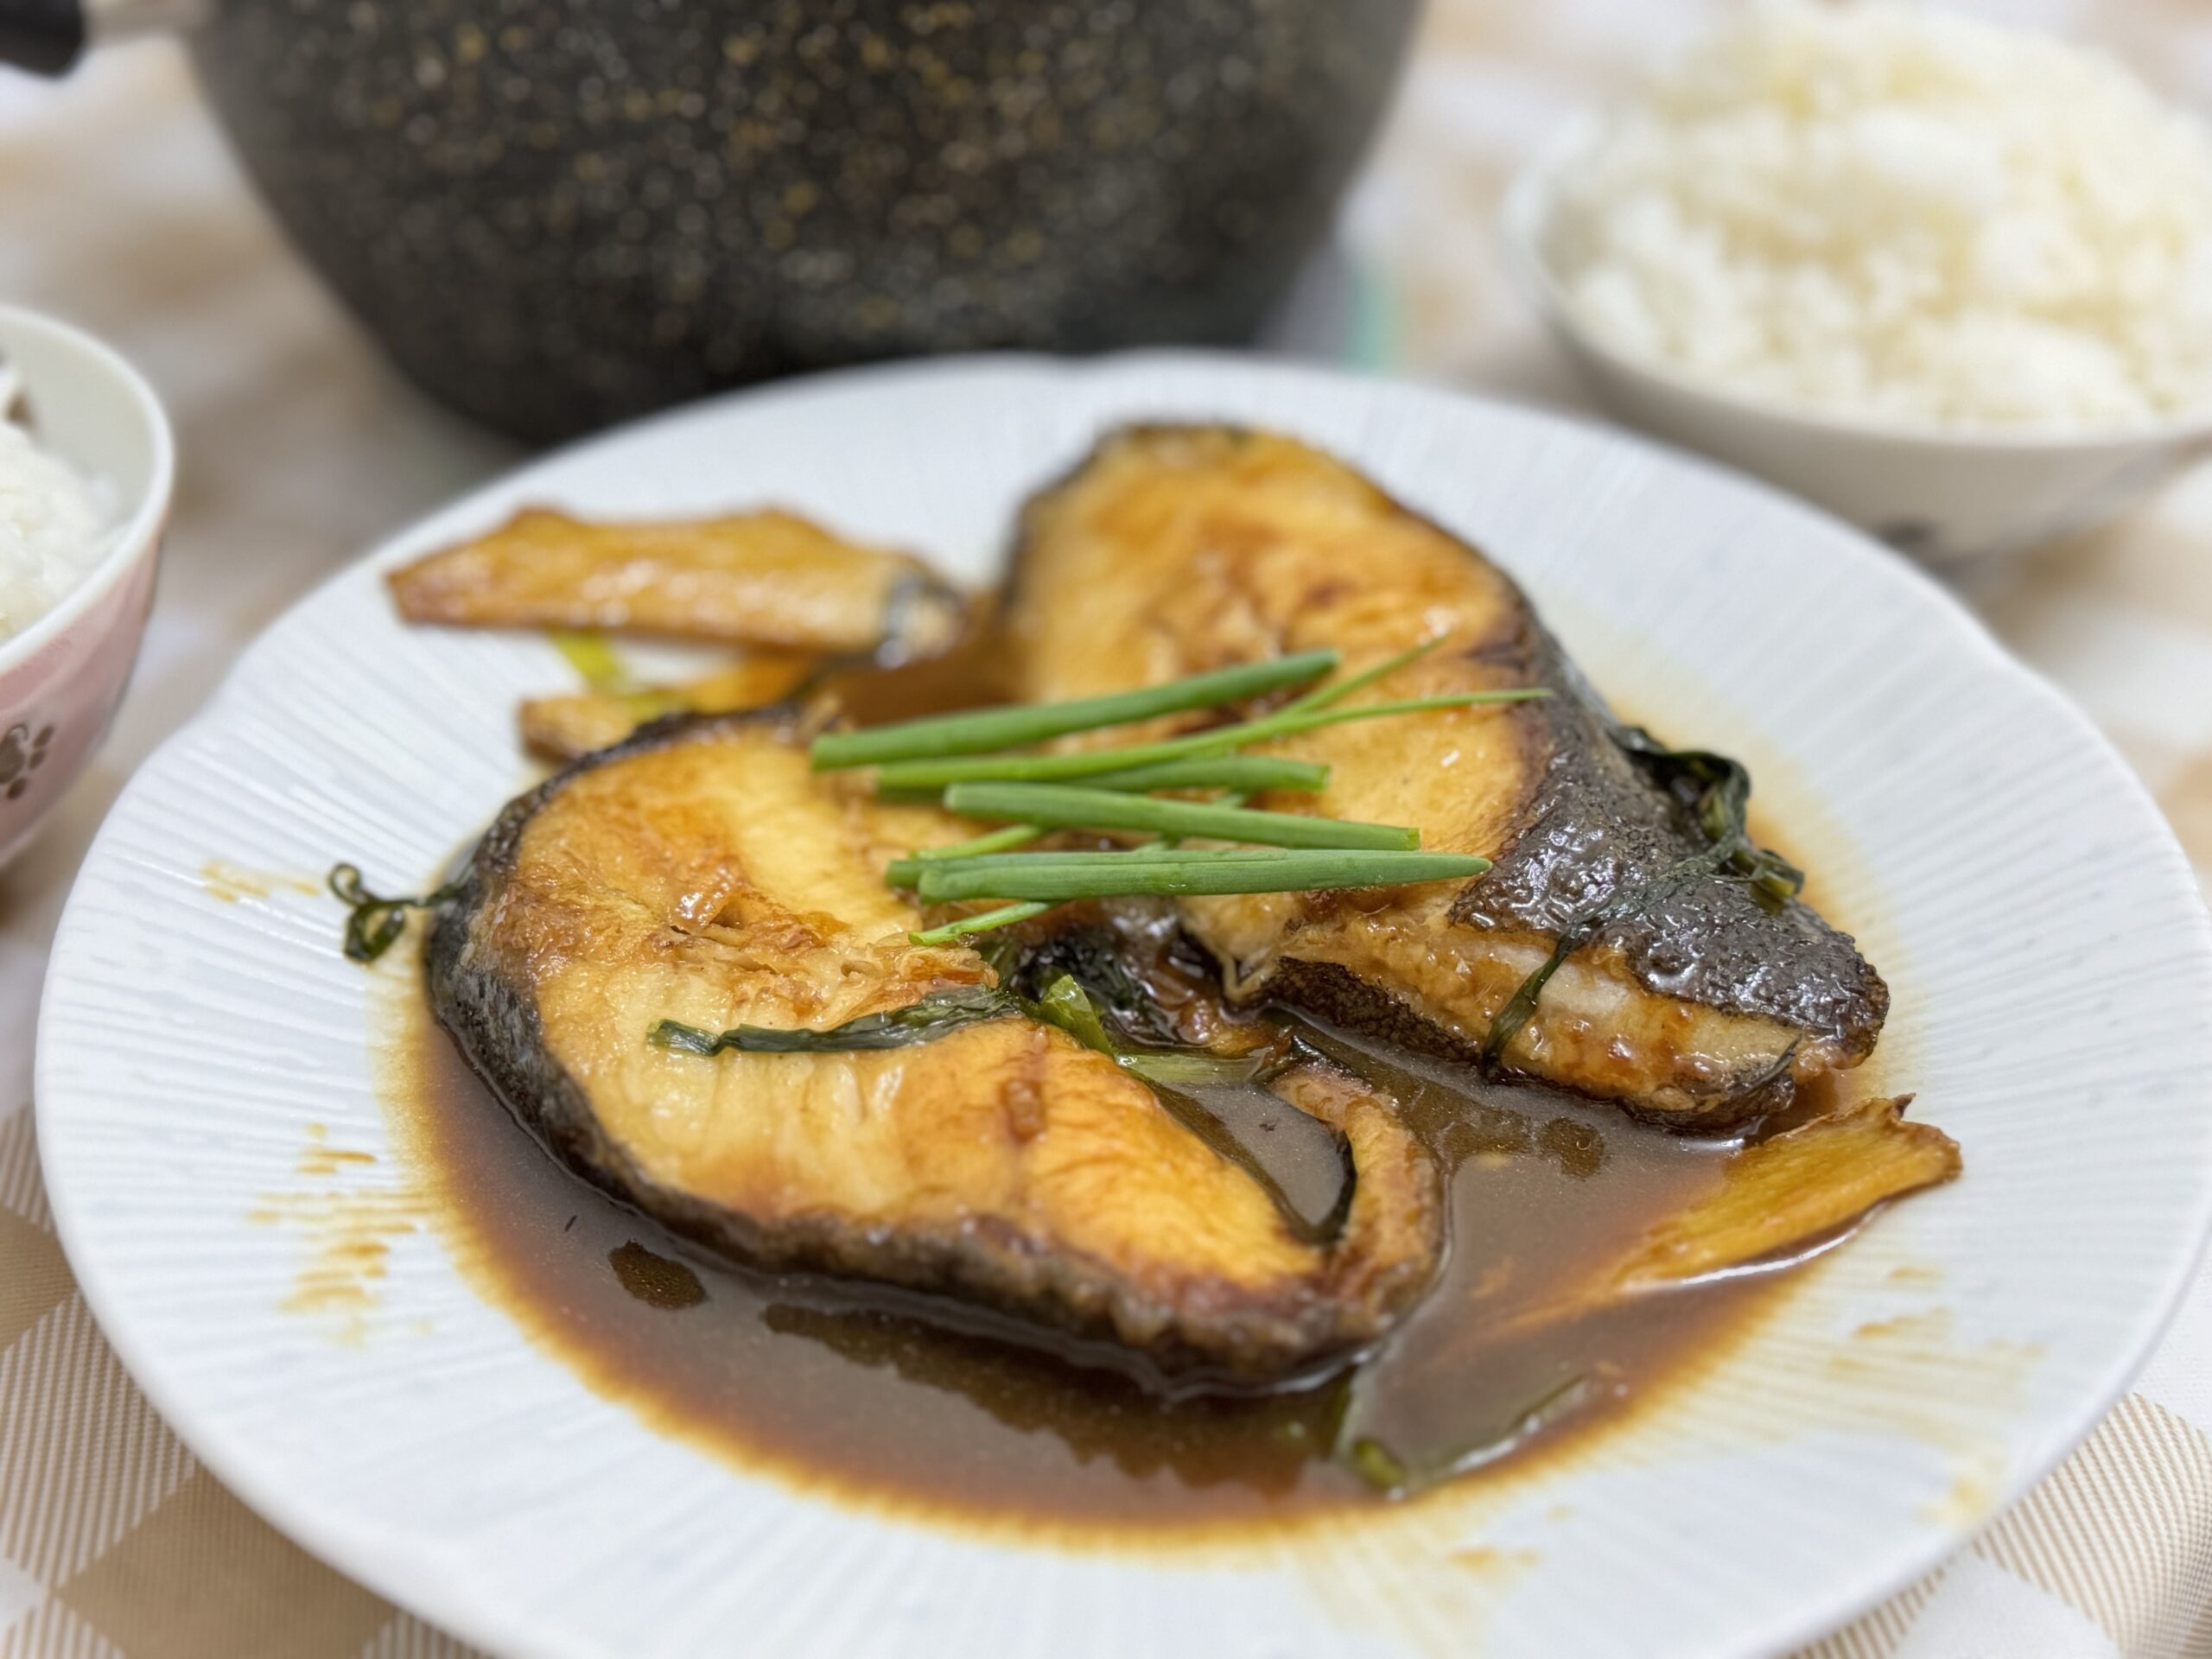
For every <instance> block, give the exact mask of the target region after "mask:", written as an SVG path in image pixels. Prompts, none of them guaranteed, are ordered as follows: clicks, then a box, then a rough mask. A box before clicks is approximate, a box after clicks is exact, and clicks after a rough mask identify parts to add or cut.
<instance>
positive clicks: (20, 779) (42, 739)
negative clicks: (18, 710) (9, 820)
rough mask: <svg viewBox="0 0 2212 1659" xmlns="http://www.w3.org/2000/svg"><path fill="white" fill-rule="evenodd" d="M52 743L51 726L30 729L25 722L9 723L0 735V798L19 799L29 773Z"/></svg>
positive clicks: (28, 780)
mask: <svg viewBox="0 0 2212 1659" xmlns="http://www.w3.org/2000/svg"><path fill="white" fill-rule="evenodd" d="M53 744H54V728H53V727H52V726H51V725H46V726H41V727H40V728H38V730H37V731H36V732H35V733H34V732H33V731H32V730H31V728H30V727H29V725H28V724H27V723H22V722H18V723H17V724H16V725H13V726H10V728H8V730H7V732H6V733H5V734H3V735H0V799H5V800H10V801H13V800H19V799H21V798H22V793H23V791H25V790H27V789H29V787H30V786H31V774H32V773H33V772H36V771H37V770H38V769H39V768H40V767H41V766H44V765H45V764H46V754H47V751H48V749H49V748H50V747H53Z"/></svg>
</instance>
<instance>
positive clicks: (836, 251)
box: [193, 0, 1420, 441]
mask: <svg viewBox="0 0 2212 1659" xmlns="http://www.w3.org/2000/svg"><path fill="white" fill-rule="evenodd" d="M1419 10H1420V5H1419V0H1358V3H1357V4H1346V3H1344V0H1174V3H1148V0H1053V3H1044V0H957V3H936V4H915V3H911V0H836V3H834V4H815V5H804V6H802V5H798V4H790V3H783V0H692V3H689V4H684V5H680V6H679V5H671V4H620V5H616V4H605V5H577V4H575V3H573V0H288V3H284V4H281V5H279V4H259V3H252V4H248V3H239V4H229V5H223V6H219V7H217V8H216V9H215V10H214V12H213V16H212V18H211V19H210V21H209V22H208V23H207V27H206V28H205V29H203V30H201V31H200V33H199V34H197V35H195V36H194V40H193V52H194V59H195V61H196V63H197V66H198V68H199V70H200V76H201V79H202V81H203V83H204V84H205V86H206V87H207V91H208V92H209V94H210V95H211V97H212V98H213V101H214V104H215V105H216V107H217V109H218V110H219V112H220V113H221V115H222V117H223V119H224V121H225V123H226V125H227V126H228V128H229V130H230V133H231V137H232V141H233V143H235V144H236V145H237V147H238V153H239V155H240V156H241V157H242V158H243V159H244V161H245V165H246V167H247V169H248V170H249V171H250V172H251V174H252V175H253V177H254V180H255V181H256V182H257V184H258V185H259V187H260V188H261V190H262V192H263V194H264V195H265V196H266V197H267V198H268V200H269V201H270V203H271V204H272V205H273V206H274V207H275V208H276V210H277V214H278V216H279V217H280V218H281V219H283V222H284V225H285V227H286V229H287V230H288V231H289V233H290V235H291V237H292V238H293V239H294V240H295V242H296V243H297V245H299V247H300V248H301V249H302V251H304V252H305V253H306V254H307V256H308V258H309V259H310V260H311V261H312V262H313V263H314V264H315V265H316V266H317V267H318V268H319V269H320V270H321V272H322V274H323V276H324V277H325V278H326V279H327V281H328V282H329V283H330V284H331V286H332V287H334V289H336V290H337V291H338V293H339V294H340V296H342V297H343V298H344V299H345V300H346V302H347V303H348V304H349V305H350V306H352V308H353V310H354V311H355V312H356V313H358V314H359V315H360V317H361V318H362V319H363V320H364V321H365V322H366V323H367V324H368V326H369V327H370V328H371V330H372V331H373V332H374V334H376V335H377V337H378V339H379V340H381V341H382V342H383V344H384V345H385V347H386V348H387V349H388V350H389V351H390V353H391V355H392V357H393V358H394V359H396V360H397V362H398V364H399V365H400V366H401V367H402V368H403V369H404V370H405V371H406V372H407V373H408V374H409V375H410V376H411V377H412V378H415V379H416V381H418V382H420V383H421V384H422V385H423V386H425V387H426V388H428V389H429V391H431V392H432V393H433V394H434V395H435V396H436V397H439V398H441V399H442V400H443V401H444V402H446V403H448V404H451V405H452V406H453V407H454V408H455V409H458V410H461V411H462V412H463V413H465V414H467V415H470V416H474V417H475V418H476V419H478V420H480V421H481V422H483V423H486V424H488V425H490V426H493V427H496V428H499V429H502V430H504V431H507V432H510V433H512V434H514V435H518V436H520V437H523V438H525V439H530V440H532V441H544V440H549V439H552V438H557V437H562V436H565V435H569V434H571V433H574V432H577V431H581V430H584V429H588V428H591V427H594V426H600V425H603V424H605V423H608V422H611V421H615V420H619V419H621V418H623V417H625V416H631V415H634V414H637V413H639V412H640V411H641V410H647V409H651V408H653V407H656V406H658V405H660V404H669V403H673V402H676V401H677V400H679V399H683V398H688V397H696V396H697V395H699V394H701V393H702V392H705V391H710V390H712V389H714V388H716V387H720V386H727V385H734V384H737V383H740V382H743V381H750V380H757V379H760V378H764V377H766V376H769V375H774V374H781V373H786V372H793V371H798V370H804V369H813V368H822V367H826V366H829V365H836V364H842V363H851V362H855V361H860V360H863V359H875V358H885V357H894V356H901V355H906V354H909V353H925V352H961V351H976V350H989V349H997V348H1019V349H1027V350H1040V351H1093V350H1098V349H1103V348H1106V347H1110V346H1128V345H1135V344H1142V343H1154V342H1168V341H1180V342H1191V343H1231V342H1241V341H1243V340H1247V339H1249V337H1250V335H1251V334H1252V333H1253V332H1254V330H1255V328H1256V327H1257V326H1258V325H1259V323H1260V321H1261V320H1262V318H1263V316H1264V315H1266V313H1267V312H1268V308H1270V307H1271V306H1272V305H1273V303H1274V302H1275V300H1276V299H1277V298H1278V297H1279V296H1281V295H1282V293H1283V292H1284V290H1285V289H1287V286H1288V284H1289V283H1290V282H1291V279H1292V278H1293V277H1294V275H1295V274H1296V273H1297V271H1298V270H1299V268H1300V264H1301V263H1302V262H1303V261H1304V259H1305V258H1306V255H1307V254H1308V253H1310V252H1311V251H1313V248H1314V247H1315V245H1317V244H1318V243H1319V242H1320V240H1321V239H1322V238H1324V237H1325V235H1326V234H1327V233H1328V231H1329V229H1330V226H1331V221H1332V213H1333V210H1334V208H1335V206H1336V201H1337V198H1338V194H1339V193H1340V192H1341V190H1342V189H1343V188H1344V184H1345V182H1346V181H1347V180H1348V179H1349V178H1350V176H1351V173H1352V170H1353V168H1354V167H1355V166H1356V165H1357V162H1358V161H1359V159H1360V157H1361V156H1362V155H1363V153H1364V152H1365V150H1366V148H1367V144H1368V140H1369V138H1370V135H1371V134H1372V132H1373V130H1374V127H1375V124H1376V120H1377V118H1378V117H1379V116H1380V114H1381V113H1382V111H1383V107H1384V105H1386V103H1387V102H1388V100H1389V94H1390V92H1391V90H1392V87H1393V86H1394V85H1395V81H1396V79H1397V73H1398V69H1399V67H1400V63H1401V60H1402V58H1403V57H1404V55H1405V53H1406V49H1407V45H1408V38H1409V36H1410V35H1411V32H1412V26H1413V23H1414V19H1415V16H1416V15H1417V13H1418V12H1419Z"/></svg>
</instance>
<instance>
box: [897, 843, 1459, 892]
mask: <svg viewBox="0 0 2212 1659" xmlns="http://www.w3.org/2000/svg"><path fill="white" fill-rule="evenodd" d="M1488 868H1490V861H1489V860H1488V859H1486V858H1476V857H1473V856H1471V855H1463V854H1458V853H1380V852H1353V851H1338V852H1247V851H1243V850H1230V851H1226V852H1211V851H1208V852H1187V851H1183V850H1180V849H1176V850H1173V851H1165V852H1162V853H1160V854H1158V855H1144V854H1139V855H1130V854H1127V853H1027V854H1025V853H1015V854H1009V855H1003V856H997V857H984V858H963V859H955V860H951V861H946V862H940V863H934V864H928V865H925V866H923V867H922V868H921V869H920V871H919V872H918V875H917V878H916V881H915V891H916V893H917V896H918V897H919V898H920V899H921V901H922V902H923V903H924V904H943V903H946V902H948V901H950V900H952V899H1052V900H1061V899H1117V898H1122V897H1128V896H1132V895H1137V894H1147V893H1167V894H1177V893H1287V892H1293V891H1301V890H1310V889H1319V888H1330V887H1395V886H1396V885H1398V884H1399V883H1401V882H1406V881H1440V880H1446V879H1449V878H1452V877H1457V876H1467V875H1480V874H1482V873H1483V872H1484V870H1486V869H1488Z"/></svg>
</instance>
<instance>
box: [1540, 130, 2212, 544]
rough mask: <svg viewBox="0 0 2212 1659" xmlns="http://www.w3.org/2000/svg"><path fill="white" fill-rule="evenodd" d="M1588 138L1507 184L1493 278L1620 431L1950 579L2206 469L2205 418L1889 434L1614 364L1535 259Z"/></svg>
mask: <svg viewBox="0 0 2212 1659" xmlns="http://www.w3.org/2000/svg"><path fill="white" fill-rule="evenodd" d="M1596 131H1597V128H1596V124H1595V123H1594V121H1588V120H1586V121H1583V122H1579V123H1577V124H1574V125H1573V127H1572V128H1570V129H1569V130H1567V131H1566V132H1565V133H1563V134H1561V135H1560V138H1559V139H1558V140H1557V141H1556V142H1554V143H1552V144H1550V145H1548V146H1547V147H1546V148H1545V149H1544V150H1543V151H1542V153H1541V155H1539V156H1538V157H1537V158H1536V159H1535V161H1534V162H1531V163H1530V164H1529V166H1528V167H1526V168H1523V169H1522V171H1521V173H1520V174H1519V175H1517V176H1516V179H1515V181H1514V183H1513V185H1512V188H1510V190H1509V191H1508V192H1507V194H1506V197H1505V201H1504V205H1503V210H1502V213H1501V214H1500V220H1501V229H1502V232H1503V239H1504V243H1505V255H1506V263H1507V265H1508V268H1509V270H1510V272H1511V275H1512V277H1513V280H1514V283H1515V284H1516V286H1517V287H1518V288H1519V289H1520V290H1521V291H1522V296H1523V297H1524V298H1526V299H1527V300H1528V302H1529V303H1530V304H1531V305H1532V306H1534V307H1535V308H1536V310H1537V311H1538V312H1539V313H1541V315H1542V317H1543V320H1544V322H1545V324H1546V326H1547V327H1548V328H1549V329H1550V331H1551V334H1552V335H1553V337H1554V339H1555V340H1557V341H1558V342H1559V344H1560V347H1561V348H1562V349H1563V350H1564V351H1565V353H1567V357H1568V358H1569V359H1571V360H1572V361H1573V364H1574V366H1575V369H1576V371H1577V372H1579V373H1580V375H1581V377H1582V378H1583V379H1584V380H1585V381H1586V383H1587V385H1589V387H1590V389H1591V391H1592V392H1593V393H1595V394H1596V396H1597V397H1599V399H1600V400H1601V401H1602V402H1603V403H1604V404H1605V405H1606V407H1607V408H1608V409H1610V410H1611V411H1612V412H1613V413H1614V414H1616V415H1618V416H1620V417H1621V418H1622V419H1623V420H1625V421H1628V422H1630V423H1633V424H1635V425H1637V426H1639V427H1641V428H1643V429H1644V430H1645V431H1647V432H1649V433H1651V434H1652V435H1655V436H1657V437H1660V438H1663V439H1666V440H1667V441H1668V442H1672V443H1676V444H1680V445H1681V446H1683V447H1684V448H1691V449H1696V450H1700V451H1702V452H1703V453H1705V454H1708V455H1711V456H1713V458H1714V459H1715V460H1718V461H1726V463H1727V464H1728V465H1730V466H1732V467H1738V468H1740V469H1741V470H1743V471H1745V472H1748V473H1751V474H1757V475H1758V477H1761V478H1764V479H1765V480H1768V481H1769V482H1770V483H1772V484H1776V485H1779V486H1781V487H1782V488H1783V489H1785V490H1788V491H1790V492H1792V493H1795V494H1797V495H1801V496H1802V497H1804V498H1805V499H1807V500H1808V501H1812V502H1815V503H1816V504H1818V505H1821V506H1824V507H1826V508H1827V509H1828V510H1829V511H1830V512H1834V513H1835V514H1837V515H1838V516H1839V517H1841V518H1847V519H1848V520H1850V521H1851V522H1852V523H1853V524H1857V525H1859V527H1860V528H1862V529H1864V530H1867V531H1872V533H1873V534H1875V535H1877V536H1879V537H1882V538H1883V539H1884V540H1885V541H1886V542H1888V543H1891V545H1893V546H1895V547H1897V548H1898V549H1899V550H1902V551H1904V552H1906V553H1910V554H1911V555H1912V556H1914V557H1916V558H1918V559H1920V560H1922V561H1923V562H1925V563H1929V564H1931V565H1936V566H1939V567H1942V566H1948V567H1955V568H1961V569H1962V568H1964V567H1967V566H1969V565H1974V564H1979V563H1985V562H1988V561H1992V560H1994V559H1996V558H1999V557H2001V556H2005V555H2009V554H2013V553H2018V552H2022V551H2024V550H2028V549H2030V548H2032V547H2036V546H2038V545H2041V544H2043V543H2047V542H2051V541H2055V540H2056V539H2058V538H2059V537H2063V536H2067V535H2070V534H2072V533H2074V532H2075V531H2083V530H2088V529H2091V528H2093V527H2094V526H2096V525H2098V524H2103V523H2105V522H2106V521H2107V520H2109V519H2111V518H2114V517H2116V516H2117V515H2118V514H2120V512H2124V511H2125V510H2126V509H2127V508H2129V507H2131V506H2133V505H2135V504H2136V503H2137V502H2139V501H2140V500H2141V499H2143V498H2144V497H2145V496H2146V495H2148V494H2150V493H2151V492H2152V490H2154V489H2155V488H2157V486H2159V485H2160V484H2162V483H2164V482H2165V480H2167V479H2169V478H2171V476H2173V475H2174V474H2177V473H2178V472H2180V471H2181V470H2182V469H2183V468H2184V467H2188V466H2190V465H2191V464H2192V463H2194V462H2196V461H2201V460H2203V459H2204V458H2205V457H2206V456H2207V455H2212V413H2207V414H2204V415H2200V416H2192V417H2190V418H2188V419H2185V420H2178V421H2170V422H2164V423H2158V424H2155V425H2145V426H2141V427H2136V428H2131V429H2114V430H2106V431H2096V430H2086V431H2082V432H2073V433H2069V432H2050V433H2041V432H2037V433H2004V432H1978V431H1972V430H1958V431H1953V430H1948V429H1943V428H1940V427H1934V426H1913V425H1906V424H1903V423H1899V424H1896V425H1890V424H1884V423H1875V422H1871V421H1866V420H1862V419H1853V418H1851V417H1847V416H1836V415H1826V414H1822V413H1821V412H1819V411H1818V410H1808V409H1802V408H1798V407H1795V406H1792V405H1789V404H1782V403H1779V402H1777V401H1774V400H1772V399H1769V398H1764V397H1754V396H1751V395H1748V394H1746V393H1743V392H1739V391H1733V390H1732V389H1730V388H1729V387H1727V386H1726V385H1719V384H1717V383H1715V382H1713V381H1710V380H1704V379H1698V378H1692V377H1690V376H1688V375H1686V374H1684V373H1682V372H1681V371H1680V370H1678V369H1676V368H1675V367H1673V366H1672V365H1667V364H1663V363H1660V362H1657V361H1655V360H1654V359H1650V358H1649V357H1645V356H1643V355H1641V354H1637V353H1629V352H1624V351H1623V350H1621V349H1620V348H1618V346H1614V345H1613V344H1612V343H1611V342H1610V341H1609V340H1606V339H1605V336H1604V335H1603V334H1600V333H1599V331H1597V330H1595V329H1592V328H1590V327H1586V325H1585V324H1584V323H1583V321H1582V320H1581V319H1580V317H1579V316H1578V315H1576V313H1575V309H1574V308H1573V306H1572V305H1571V304H1570V303H1569V302H1568V301H1567V296H1566V295H1565V294H1564V293H1563V292H1562V291H1561V289H1560V285H1559V283H1558V282H1557V280H1556V279H1555V278H1554V276H1553V273H1552V270H1551V267H1550V265H1549V264H1548V261H1547V259H1546V257H1545V254H1544V248H1545V244H1546V233H1545V232H1546V227H1547V226H1548V222H1549V218H1550V213H1551V204H1552V194H1553V187H1554V181H1555V180H1556V179H1557V178H1558V177H1559V176H1560V171H1561V169H1562V168H1565V167H1566V166H1567V165H1568V164H1569V163H1570V162H1572V160H1573V157H1574V156H1575V155H1576V154H1577V153H1578V152H1579V151H1580V149H1582V147H1583V146H1585V145H1586V144H1587V143H1589V142H1590V141H1591V140H1592V137H1594V136H1595V133H1596Z"/></svg>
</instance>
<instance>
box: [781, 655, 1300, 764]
mask: <svg viewBox="0 0 2212 1659" xmlns="http://www.w3.org/2000/svg"><path fill="white" fill-rule="evenodd" d="M1337 663H1338V656H1337V653H1336V652H1333V651H1307V652H1300V653H1299V654H1298V655H1296V656H1294V657H1271V658H1267V659H1266V660H1265V661H1262V662H1257V663H1242V664H1238V665H1237V666H1236V667H1235V668H1223V669H1216V670H1215V671H1212V672H1211V673H1207V674H1192V675H1190V676H1188V677H1185V678H1184V679H1179V680H1169V681H1167V682H1166V683H1164V684H1161V685H1148V686H1142V687H1140V688H1139V689H1137V690H1134V691H1116V692H1114V693H1112V694H1110V695H1109V696H1103V697H1077V698H1075V699H1073V700H1072V701H1070V702H1039V703H1014V704H1009V705H1007V707H1004V708H1000V709H976V710H973V711H972V712H970V713H968V714H961V715H931V716H930V717H929V718H926V719H923V720H903V721H898V722H897V723H896V724H893V725H889V726H872V727H870V728H868V729H867V730H866V731H860V732H832V733H829V734H827V735H825V736H823V737H818V738H817V739H815V741H814V750H813V759H814V769H815V770H816V771H817V772H835V771H837V770H840V769H841V768H843V767H846V766H881V765H885V764H887V763H888V762H891V761H895V760H924V759H930V758H935V757H938V756H943V755H948V754H980V753H987V752H988V751H990V750H993V749H1011V748H1018V747H1020V746H1021V745H1023V744H1025V743H1041V742H1043V741H1045V740H1046V739H1047V738H1052V737H1065V735H1067V734H1069V733H1070V732H1088V731H1095V730H1096V729H1097V728H1100V727H1102V726H1123V725H1127V724H1128V723H1129V722H1130V721H1139V720H1152V719H1155V718H1157V717H1158V716H1160V715H1179V714H1187V713H1189V712H1190V711H1191V710H1192V709H1214V708H1218V707H1219V706H1220V705H1221V704H1223V703H1225V702H1236V701H1238V700H1239V699H1241V698H1244V697H1250V696H1258V695H1259V694H1260V693H1262V692H1263V691H1274V690H1279V689H1281V687H1283V686H1286V685H1300V684H1303V683H1305V682H1306V681H1307V680H1312V679H1318V678H1319V677H1320V676H1322V675H1324V674H1326V673H1327V672H1329V671H1330V670H1332V669H1333V668H1334V667H1336V665H1337ZM1099 770H1101V771H1103V770H1106V768H1104V767H1101V768H1099Z"/></svg>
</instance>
